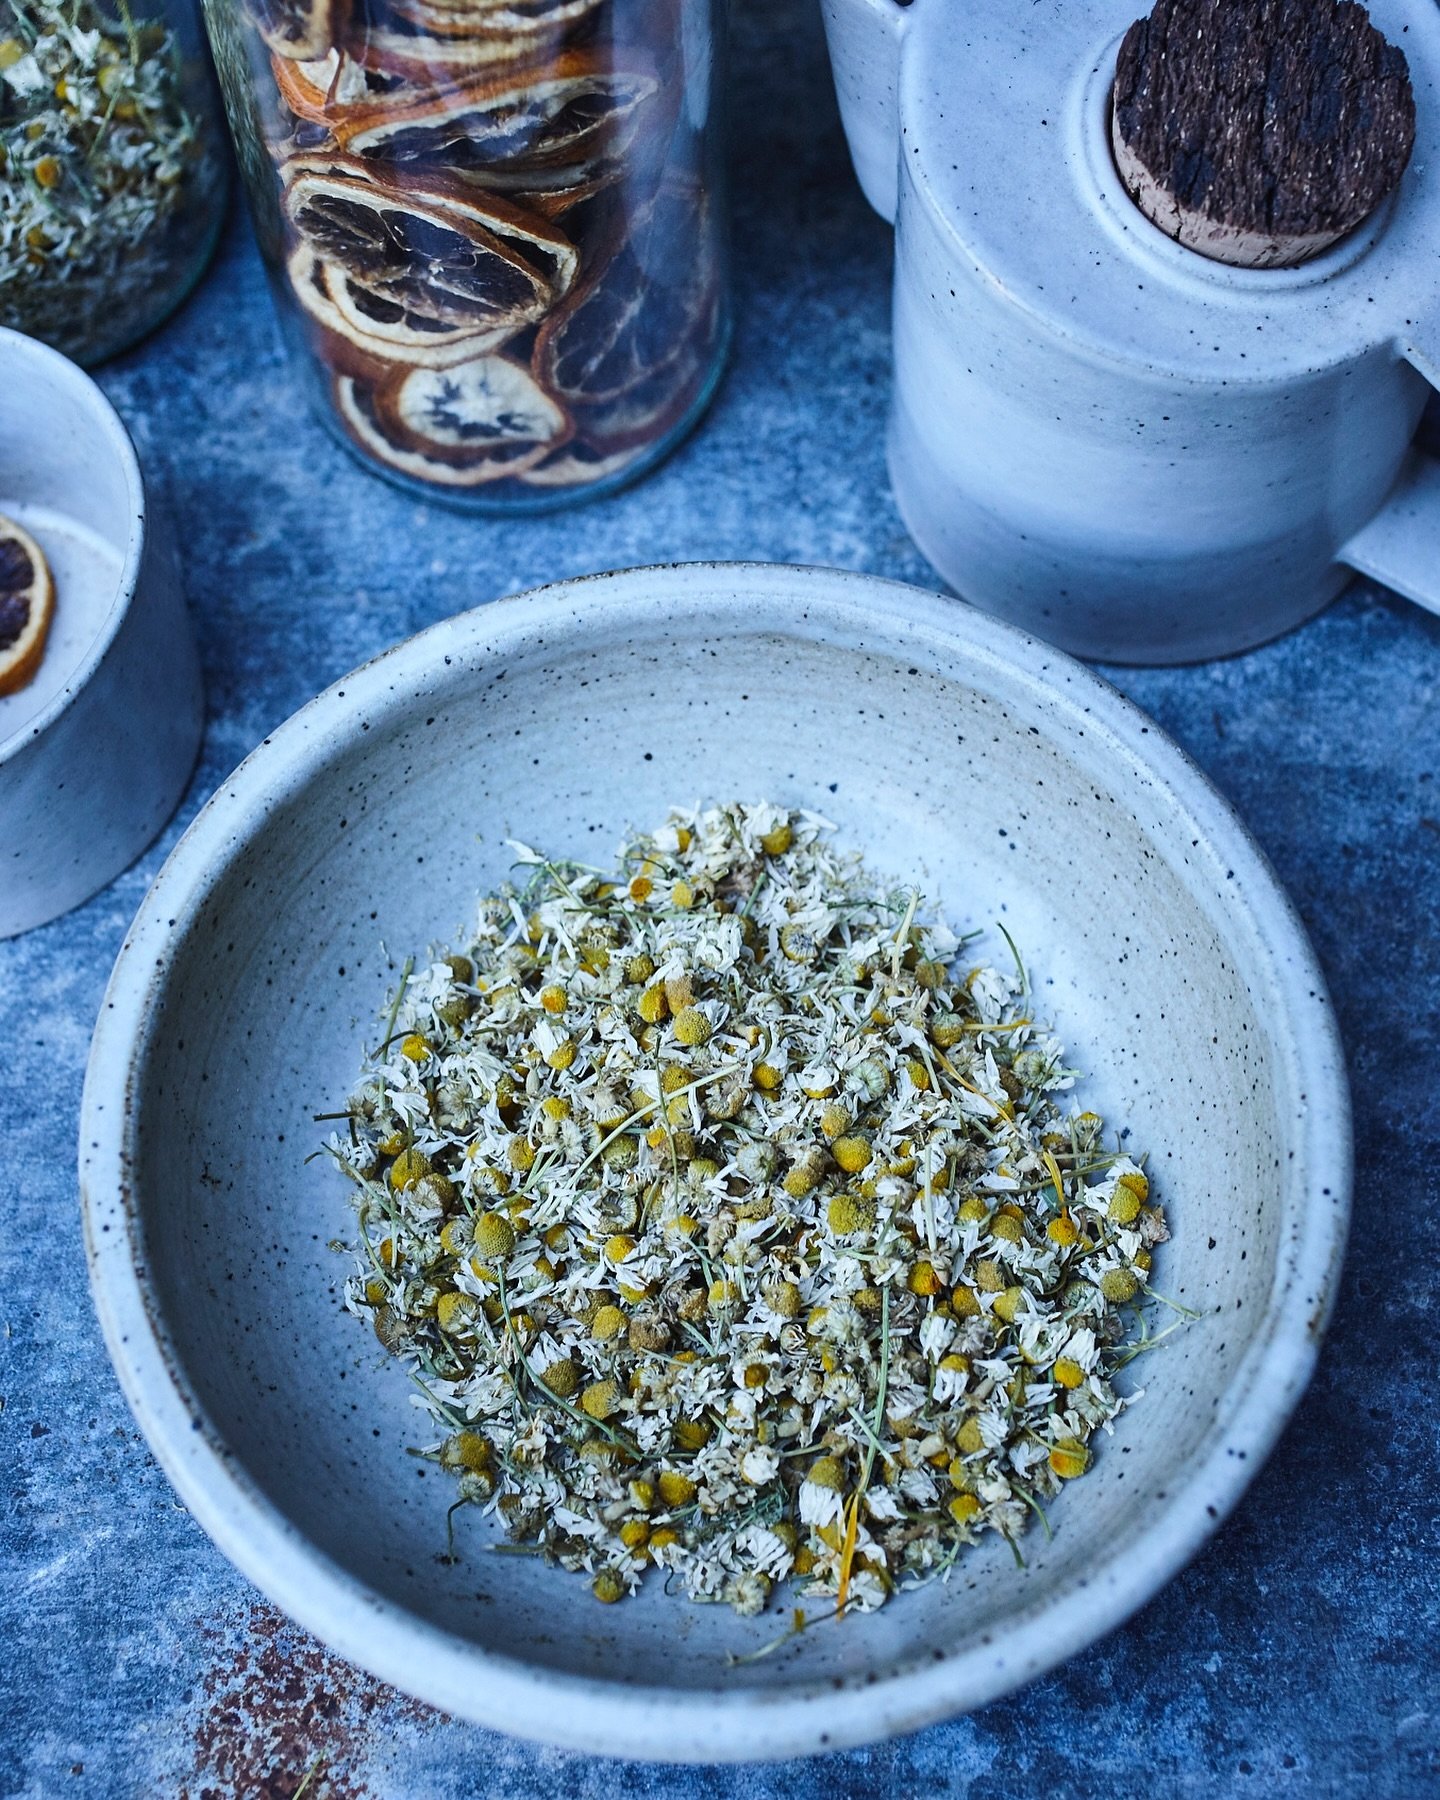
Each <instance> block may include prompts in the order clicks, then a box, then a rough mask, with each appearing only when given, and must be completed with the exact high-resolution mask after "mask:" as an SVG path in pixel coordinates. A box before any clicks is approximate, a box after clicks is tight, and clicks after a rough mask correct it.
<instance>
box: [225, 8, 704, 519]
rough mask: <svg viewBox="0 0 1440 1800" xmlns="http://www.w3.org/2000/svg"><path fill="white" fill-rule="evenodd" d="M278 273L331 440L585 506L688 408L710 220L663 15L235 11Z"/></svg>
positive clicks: (674, 43) (695, 126)
mask: <svg viewBox="0 0 1440 1800" xmlns="http://www.w3.org/2000/svg"><path fill="white" fill-rule="evenodd" d="M247 5H248V8H249V17H250V20H251V23H252V25H253V27H254V29H255V30H256V32H257V33H258V35H259V37H260V38H261V39H262V40H263V44H264V47H265V50H266V51H267V52H268V56H269V61H270V67H271V70H272V72H273V76H274V81H275V95H274V102H275V103H274V105H272V107H271V108H270V112H271V122H270V126H269V128H268V130H267V145H266V147H267V149H268V150H269V153H270V156H271V158H272V159H273V161H274V162H275V164H276V167H277V171H278V174H279V178H280V198H281V207H280V211H281V218H282V221H283V230H284V233H285V239H286V243H285V255H284V268H283V275H284V279H285V282H286V284H287V286H288V288H289V291H290V292H291V293H292V294H293V296H294V298H295V300H296V301H297V303H298V305H299V307H300V310H301V313H302V315H303V318H304V320H305V324H306V327H307V331H308V335H309V338H310V342H311V343H312V345H313V347H314V349H315V351H316V353H317V355H318V356H319V358H320V360H321V362H322V363H323V364H324V366H325V368H326V369H327V370H328V371H329V372H330V377H331V394H332V399H333V403H334V405H335V408H336V411H337V414H338V416H339V418H340V420H341V422H342V423H343V425H344V427H345V429H346V431H347V432H348V433H349V435H350V437H351V438H352V440H353V441H354V442H355V443H356V444H357V445H358V446H359V447H360V448H361V449H362V450H364V451H365V452H366V454H367V455H369V456H371V457H373V458H375V459H377V460H378V461H379V462H381V463H382V464H384V465H386V466H387V467H389V468H390V469H392V470H395V471H397V472H399V473H401V474H403V475H406V476H409V477H411V478H412V479H417V480H420V481H426V482H430V483H433V484H436V485H437V486H439V487H442V488H445V489H449V490H454V489H464V488H474V487H479V486H482V485H489V484H494V483H502V482H503V483H509V484H516V485H518V487H519V488H521V489H523V488H532V489H552V490H554V489H564V488H581V487H585V486H589V485H593V484H595V483H596V482H598V481H608V480H610V479H612V478H613V477H615V476H616V475H619V474H621V473H623V472H624V471H625V470H626V469H627V468H629V467H631V466H633V465H634V464H636V463H638V462H640V461H641V460H642V459H643V458H644V457H645V456H646V454H647V452H649V451H650V450H651V449H652V448H653V447H654V446H656V445H657V444H659V443H660V442H661V441H662V440H663V439H664V438H665V437H666V436H667V435H668V434H669V433H670V432H671V431H672V430H673V429H674V428H675V426H676V425H677V424H678V423H679V422H680V421H681V420H682V419H683V418H684V417H685V416H686V415H687V413H688V412H689V411H690V409H691V408H692V406H693V405H694V404H695V402H696V400H697V397H698V395H699V393H700V390H701V388H702V386H703V384H704V382H705V379H706V375H707V373H708V370H709V368H710V365H711V363H712V361H713V360H714V351H715V348H716V343H717V339H718V336H719V332H720V330H721V301H720V292H721V281H722V269H721V256H722V252H721V245H720V231H719V221H718V219H717V218H716V217H715V216H714V213H713V210H712V209H711V208H710V206H709V205H708V204H707V203H706V199H705V182H704V168H703V157H704V155H705V153H706V146H705V135H706V134H705V126H704V116H703V112H701V113H700V116H699V121H698V123H697V122H696V120H695V118H694V117H692V115H693V114H694V113H695V112H696V108H695V107H694V105H693V104H691V103H688V102H687V95H686V89H687V83H689V84H690V85H692V86H693V83H694V80H695V69H694V68H692V67H690V66H688V64H689V63H693V62H695V61H696V56H695V54H694V53H693V52H692V53H691V54H690V55H689V57H688V60H687V52H686V50H685V47H684V46H685V37H684V34H683V33H682V32H681V31H680V30H679V25H678V21H677V17H676V15H675V13H674V10H673V9H674V5H675V0H365V4H364V5H363V6H361V5H360V4H358V0H357V3H356V4H352V3H351V0H247Z"/></svg>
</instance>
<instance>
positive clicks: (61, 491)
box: [0, 330, 204, 937]
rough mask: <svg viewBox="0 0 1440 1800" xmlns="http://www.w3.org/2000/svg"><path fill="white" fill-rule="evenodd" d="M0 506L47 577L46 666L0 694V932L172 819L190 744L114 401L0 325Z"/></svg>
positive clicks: (122, 860)
mask: <svg viewBox="0 0 1440 1800" xmlns="http://www.w3.org/2000/svg"><path fill="white" fill-rule="evenodd" d="M0 394H3V396H4V399H3V402H0V514H4V515H6V516H7V517H9V518H12V519H15V520H16V521H17V522H18V523H19V524H21V525H23V526H24V527H25V529H26V530H27V531H28V532H29V533H30V534H31V536H32V537H33V538H34V539H35V540H36V542H37V543H38V544H39V545H40V547H41V549H42V550H43V551H44V553H45V557H46V560H47V561H48V562H49V564H50V568H51V572H52V574H53V576H54V581H55V615H54V619H53V621H52V624H51V627H50V637H49V640H48V643H47V646H46V650H45V656H44V660H43V661H42V663H41V665H40V668H39V671H38V672H37V674H36V675H35V677H34V679H33V680H32V681H31V682H30V683H29V685H28V686H26V687H24V688H22V689H20V691H19V692H18V693H15V694H9V695H5V696H4V697H3V698H0V937H13V936H15V935H16V934H17V933H19V932H22V931H28V930H29V929H30V928H31V927H32V926H35V925H43V924H45V923H46V922H47V921H48V920H50V919H54V918H57V917H58V916H59V915H60V914H61V913H63V912H68V911H69V909H70V908H71V907H72V906H78V905H79V904H80V902H81V901H82V900H88V899H89V898H90V896H91V895H92V894H94V893H96V892H98V890H99V889H100V888H102V887H104V886H105V885H106V883H107V882H109V881H112V880H114V878H115V876H117V875H118V874H119V873H120V871H121V870H122V869H124V868H126V867H127V866H128V865H129V864H130V863H132V862H133V861H134V860H135V858H136V857H137V856H138V855H139V854H140V852H141V851H142V850H143V849H144V848H145V846H146V845H147V844H148V843H150V841H151V839H152V838H154V836H155V834H156V833H157V832H158V831H159V830H160V828H161V827H162V826H163V825H164V823H165V821H166V820H167V819H168V818H169V817H170V815H171V813H172V812H174V810H175V807H176V805H177V803H178V802H179V799H180V795H181V793H182V792H183V791H184V788H185V783H186V781H187V780H188V779H189V776H190V771H191V769H192V768H193V767H194V766H195V754H196V751H197V750H198V749H199V745H200V732H201V727H202V724H203V722H204V702H203V698H202V695H201V687H200V664H199V660H198V658H197V656H196V653H195V639H194V635H193V633H192V631H191V628H190V620H189V617H188V615H187V613H186V611H185V602H184V596H183V594H182V592H181V587H180V576H179V570H178V568H177V565H176V560H175V555H174V550H173V547H172V544H171V541H170V538H169V534H168V532H167V531H166V530H165V529H164V527H163V526H162V525H160V524H158V523H157V521H156V519H155V517H154V515H153V513H152V511H151V508H150V506H149V501H148V497H147V495H146V491H145V482H144V479H143V478H142V476H141V473H140V465H139V463H138V462H137V460H136V457H135V447H134V445H133V444H132V443H131V442H130V438H129V434H128V433H127V432H126V430H125V427H124V426H123V425H122V424H121V423H120V420H119V418H118V417H117V416H116V413H115V409H114V408H113V407H112V406H111V405H110V402H109V401H108V400H107V399H106V398H105V396H104V395H103V394H102V393H101V392H100V389H99V388H98V387H96V385H95V383H94V382H93V381H91V379H90V378H89V376H88V375H84V374H82V373H81V371H80V370H79V369H77V368H76V366H75V365H74V363H72V362H68V361H67V360H66V359H65V358H64V357H63V356H61V355H60V354H59V352H58V351H55V350H50V349H47V348H46V346H45V345H43V344H39V343H36V342H35V341H34V340H33V339H32V338H27V337H22V336H21V335H20V333H19V332H16V331H6V330H0Z"/></svg>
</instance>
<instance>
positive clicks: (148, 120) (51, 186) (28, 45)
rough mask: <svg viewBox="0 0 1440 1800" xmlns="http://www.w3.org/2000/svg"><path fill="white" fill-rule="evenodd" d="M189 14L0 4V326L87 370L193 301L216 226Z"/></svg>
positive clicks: (213, 137)
mask: <svg viewBox="0 0 1440 1800" xmlns="http://www.w3.org/2000/svg"><path fill="white" fill-rule="evenodd" d="M219 110H220V109H219V104H218V102H217V100H216V96H215V88H214V82H213V79H212V77H211V74H210V65H209V60H208V58H207V57H206V55H205V43H204V34H203V33H202V31H201V29H200V18H199V13H198V11H197V9H196V7H195V4H194V0H128V3H127V0H6V4H5V8H4V10H3V12H0V324H4V325H8V326H10V327H11V328H12V329H14V330H16V331H23V332H25V333H26V334H27V336H30V337H35V338H40V339H42V340H43V341H44V342H45V343H47V344H51V345H53V346H54V348H55V349H57V350H60V351H63V352H64V354H65V355H66V356H69V357H71V358H73V359H74V360H75V361H76V362H79V363H84V364H87V365H93V364H95V363H98V362H102V361H103V360H104V359H105V358H106V357H107V356H113V355H114V354H115V353H116V352H117V351H119V350H123V349H126V348H127V347H128V346H129V345H131V344H133V343H134V342H136V340H137V339H139V338H142V337H144V335H145V334H146V332H148V331H151V330H153V329H154V327H155V326H156V325H158V324H159V323H160V321H161V320H162V319H164V318H165V317H166V316H167V315H168V314H169V313H171V312H172V311H173V310H174V309H175V308H176V307H177V306H178V305H179V304H180V302H181V301H182V300H183V299H184V298H185V296H186V295H187V294H188V293H189V292H190V290H191V288H192V287H194V285H195V283H196V282H197V281H198V280H199V279H200V276H201V274H202V273H203V271H204V269H205V265H206V263H207V262H208V261H209V260H210V253H211V251H212V250H213V249H214V248H215V239H216V237H217V236H218V234H219V230H220V225H221V221H222V219H223V217H224V212H225V190H226V182H227V166H228V165H227V161H226V158H225V154H224V147H223V143H222V134H221V129H220V122H219Z"/></svg>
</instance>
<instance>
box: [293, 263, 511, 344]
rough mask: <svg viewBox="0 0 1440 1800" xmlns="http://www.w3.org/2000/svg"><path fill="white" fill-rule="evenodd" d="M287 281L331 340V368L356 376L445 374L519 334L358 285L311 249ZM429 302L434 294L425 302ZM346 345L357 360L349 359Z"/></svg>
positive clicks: (399, 292)
mask: <svg viewBox="0 0 1440 1800" xmlns="http://www.w3.org/2000/svg"><path fill="white" fill-rule="evenodd" d="M285 274H286V278H287V279H288V280H289V283H290V286H291V287H292V288H293V290H294V292H295V297H296V299H297V300H299V302H300V304H301V305H302V306H303V307H304V308H305V310H306V312H307V313H309V315H310V316H311V318H312V319H314V320H315V322H316V323H317V324H318V325H320V326H321V327H322V328H323V330H324V331H325V333H326V334H327V336H328V338H329V340H330V341H329V343H328V345H327V347H326V349H325V351H324V354H325V358H326V361H327V362H330V363H331V364H332V365H334V366H336V367H346V368H348V369H350V371H351V372H352V373H362V374H374V373H378V372H381V371H380V368H379V365H384V364H389V363H405V364H414V365H418V366H422V367H425V368H431V369H443V368H445V367H447V366H448V365H449V364H451V363H456V362H464V361H465V360H466V359H467V358H469V357H473V356H478V355H480V354H481V353H482V352H483V351H486V350H492V349H496V348H498V347H499V345H501V344H503V343H504V342H505V341H506V340H507V339H508V338H510V337H511V336H513V335H514V331H513V327H512V326H510V325H508V324H501V325H497V326H491V327H489V328H488V329H486V328H477V325H476V322H475V317H474V314H473V312H471V311H470V309H468V308H462V309H460V310H459V314H458V317H448V318H447V317H436V316H435V315H434V313H433V312H421V311H417V310H416V308H415V307H414V306H413V305H411V304H410V303H409V299H408V296H407V293H406V291H405V288H404V286H403V285H401V286H397V287H395V288H387V287H371V286H368V285H367V284H366V283H364V282H361V281H357V280H356V278H355V277H354V276H353V275H351V274H350V273H349V272H348V271H347V270H345V269H343V268H341V267H340V266H339V265H338V264H336V263H331V262H327V261H326V260H325V258H324V257H322V256H317V255H316V253H315V251H314V249H313V248H312V247H311V246H310V245H309V244H305V243H302V244H299V245H297V246H296V248H295V249H294V250H293V251H291V253H290V256H289V258H288V259H287V261H286V264H285ZM425 299H426V301H427V302H428V301H429V300H430V299H431V296H429V295H428V294H427V295H426V296H425ZM341 341H343V344H344V345H345V346H346V347H348V348H349V349H351V350H353V351H355V352H357V353H358V358H357V356H352V355H346V354H345V353H344V350H342V349H341V347H340V345H341Z"/></svg>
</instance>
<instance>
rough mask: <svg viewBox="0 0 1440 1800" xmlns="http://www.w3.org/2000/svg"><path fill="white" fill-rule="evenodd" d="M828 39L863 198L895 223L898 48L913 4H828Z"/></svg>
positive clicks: (829, 0) (895, 0)
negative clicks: (863, 194)
mask: <svg viewBox="0 0 1440 1800" xmlns="http://www.w3.org/2000/svg"><path fill="white" fill-rule="evenodd" d="M824 8H825V36H826V38H827V40H828V41H829V45H830V67H831V69H832V71H833V73H834V76H835V92H836V95H837V97H838V98H839V101H840V117H841V119H842V120H843V121H844V125H845V136H846V138H847V139H848V140H849V144H850V160H851V162H853V163H854V165H855V173H856V175H858V176H859V178H860V186H861V187H862V188H863V189H864V191H865V198H866V199H867V200H868V201H869V202H870V204H871V205H872V206H873V207H874V208H875V210H876V212H878V213H879V214H880V217H881V218H882V219H885V220H887V221H888V222H889V223H890V224H892V225H893V224H894V223H895V206H896V200H897V190H898V186H899V183H898V181H897V172H898V167H899V160H900V99H899V88H900V46H901V43H902V42H903V41H904V36H905V27H906V24H907V22H908V20H909V17H910V11H911V7H910V4H909V0H824Z"/></svg>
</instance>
